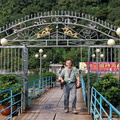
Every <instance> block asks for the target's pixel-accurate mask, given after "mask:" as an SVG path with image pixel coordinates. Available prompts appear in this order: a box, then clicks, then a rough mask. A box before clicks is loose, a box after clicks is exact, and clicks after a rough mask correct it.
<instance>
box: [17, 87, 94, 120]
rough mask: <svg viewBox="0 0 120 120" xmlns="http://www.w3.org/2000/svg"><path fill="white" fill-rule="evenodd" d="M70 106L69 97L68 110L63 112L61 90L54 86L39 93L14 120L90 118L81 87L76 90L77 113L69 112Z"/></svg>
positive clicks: (73, 119) (86, 119) (83, 119)
mask: <svg viewBox="0 0 120 120" xmlns="http://www.w3.org/2000/svg"><path fill="white" fill-rule="evenodd" d="M71 106H72V105H71V98H70V112H69V113H64V95H63V91H62V90H61V89H60V87H56V88H53V89H50V90H49V91H47V92H46V93H44V94H43V95H41V96H40V98H38V99H37V100H35V102H34V103H32V104H31V105H30V106H29V107H28V109H27V111H26V113H23V114H21V115H20V116H18V117H17V118H16V120H18V119H19V120H75V119H76V120H79V119H81V120H92V117H91V116H90V115H88V112H87V108H86V107H85V104H84V100H83V96H82V92H81V89H78V90H77V110H78V114H77V115H75V114H73V113H72V112H71Z"/></svg>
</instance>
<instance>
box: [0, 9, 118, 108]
mask: <svg viewBox="0 0 120 120" xmlns="http://www.w3.org/2000/svg"><path fill="white" fill-rule="evenodd" d="M116 29H117V28H116V27H115V26H113V25H110V24H109V23H107V22H104V21H103V20H100V19H98V18H96V17H93V16H90V15H87V14H83V13H75V12H66V11H65V12H63V11H57V12H56V11H55V12H44V13H38V14H32V15H29V16H26V17H24V18H21V19H18V20H16V21H15V22H12V23H10V24H8V25H6V26H3V27H2V28H0V39H2V38H6V39H7V40H8V41H9V46H10V45H15V46H21V45H24V56H23V58H24V59H23V62H24V64H25V65H24V66H23V69H24V73H23V74H24V84H23V88H24V90H23V94H24V95H23V96H24V99H23V100H24V104H25V105H24V106H25V107H26V105H27V103H26V101H27V96H26V94H27V93H26V90H27V70H28V68H27V67H28V66H27V64H26V63H28V61H27V57H28V50H27V47H88V46H90V45H95V44H98V45H100V44H102V45H103V44H104V45H105V44H106V41H107V40H108V39H109V38H113V39H114V40H116V41H119V38H118V37H117V35H116V32H115V31H116ZM13 48H14V47H13ZM4 68H5V67H4ZM88 98H89V97H88ZM24 109H25V108H24Z"/></svg>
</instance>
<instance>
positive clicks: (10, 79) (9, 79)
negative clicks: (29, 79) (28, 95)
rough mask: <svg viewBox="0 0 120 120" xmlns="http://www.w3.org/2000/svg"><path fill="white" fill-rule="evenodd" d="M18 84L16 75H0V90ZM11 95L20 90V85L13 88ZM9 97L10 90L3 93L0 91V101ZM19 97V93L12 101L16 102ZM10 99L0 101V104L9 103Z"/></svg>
mask: <svg viewBox="0 0 120 120" xmlns="http://www.w3.org/2000/svg"><path fill="white" fill-rule="evenodd" d="M17 86H20V84H19V81H18V79H17V75H2V76H0V91H3V90H6V89H10V88H13V87H17ZM12 92H13V95H15V94H17V93H20V92H21V87H18V88H15V89H13V91H12ZM9 97H10V91H6V92H3V93H0V101H2V100H4V99H7V98H9ZM20 99H21V95H17V96H15V97H13V102H16V101H18V100H20ZM9 103H10V99H8V100H6V101H4V102H2V103H1V104H9Z"/></svg>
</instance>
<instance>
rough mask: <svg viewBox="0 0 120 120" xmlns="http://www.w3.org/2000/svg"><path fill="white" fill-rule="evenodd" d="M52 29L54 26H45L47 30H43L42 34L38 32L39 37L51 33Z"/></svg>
mask: <svg viewBox="0 0 120 120" xmlns="http://www.w3.org/2000/svg"><path fill="white" fill-rule="evenodd" d="M51 30H52V28H51V29H50V28H45V30H43V31H42V33H41V34H39V33H37V34H36V35H37V38H40V37H41V36H45V35H49V34H50V31H51Z"/></svg>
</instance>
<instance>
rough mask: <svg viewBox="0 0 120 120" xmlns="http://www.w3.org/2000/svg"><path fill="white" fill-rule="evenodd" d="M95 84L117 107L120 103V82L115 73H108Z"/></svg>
mask: <svg viewBox="0 0 120 120" xmlns="http://www.w3.org/2000/svg"><path fill="white" fill-rule="evenodd" d="M93 86H94V87H95V88H96V89H97V90H98V91H99V92H100V93H101V94H102V95H103V96H104V97H105V98H106V99H107V100H108V101H109V102H110V103H111V104H113V105H114V106H115V107H117V106H118V105H119V102H118V101H120V84H119V83H118V80H117V78H115V77H114V76H113V74H111V73H108V74H106V75H105V76H103V77H102V78H101V81H97V82H95V83H94V84H93ZM105 106H106V105H105Z"/></svg>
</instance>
